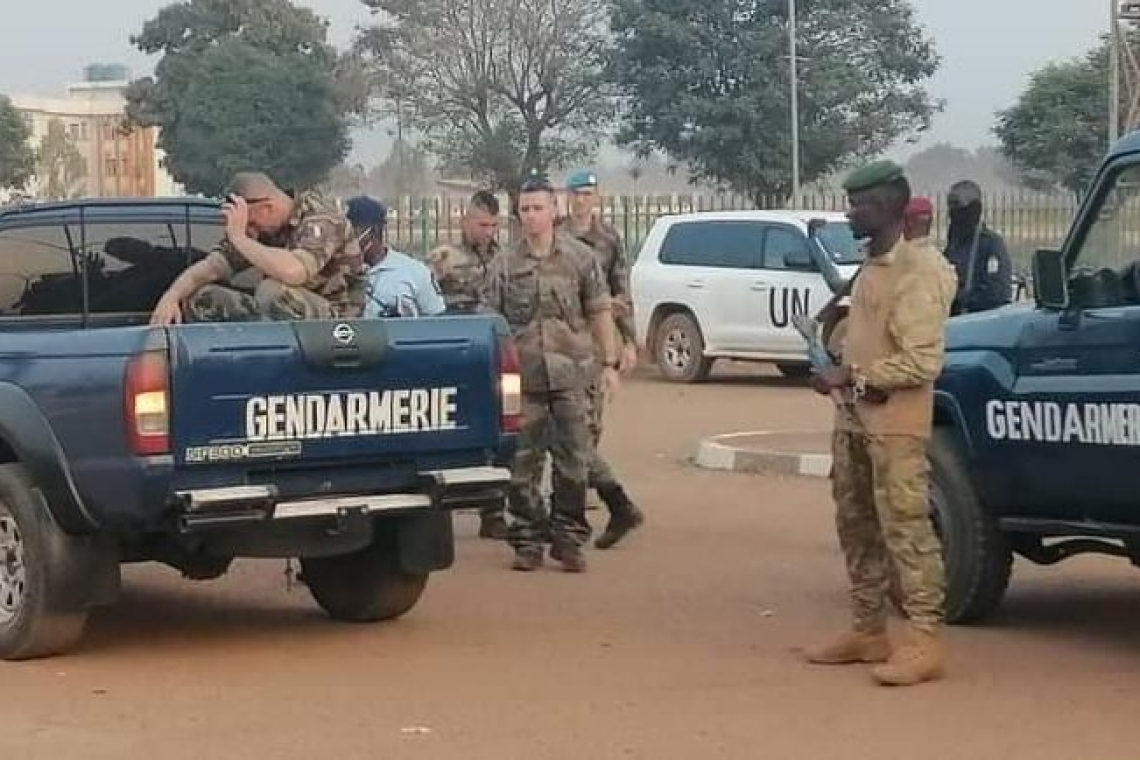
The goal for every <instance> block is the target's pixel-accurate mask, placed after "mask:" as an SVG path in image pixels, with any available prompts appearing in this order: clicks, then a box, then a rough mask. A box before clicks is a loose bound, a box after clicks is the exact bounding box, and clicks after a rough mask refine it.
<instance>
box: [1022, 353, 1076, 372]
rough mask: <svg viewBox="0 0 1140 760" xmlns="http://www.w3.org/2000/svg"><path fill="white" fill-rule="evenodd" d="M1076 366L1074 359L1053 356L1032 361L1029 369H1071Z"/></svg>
mask: <svg viewBox="0 0 1140 760" xmlns="http://www.w3.org/2000/svg"><path fill="white" fill-rule="evenodd" d="M1076 368H1077V360H1076V359H1067V358H1065V357H1062V356H1055V357H1053V358H1051V359H1042V360H1041V361H1039V362H1034V363H1033V364H1030V365H1029V369H1032V370H1037V371H1053V372H1057V371H1060V370H1072V369H1076Z"/></svg>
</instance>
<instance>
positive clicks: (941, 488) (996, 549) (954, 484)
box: [929, 428, 1013, 625]
mask: <svg viewBox="0 0 1140 760" xmlns="http://www.w3.org/2000/svg"><path fill="white" fill-rule="evenodd" d="M929 457H930V468H931V469H930V487H931V509H932V516H933V519H934V521H935V525H936V528H937V529H938V533H939V535H940V537H941V538H942V556H943V560H944V563H945V566H946V622H948V623H950V624H951V625H967V624H970V623H978V622H982V621H983V620H985V619H986V618H988V617H989V616H990V615H991V614H992V613H993V612H994V611H995V610H996V609H997V608H998V606H999V605H1000V604H1001V600H1002V597H1004V596H1005V591H1006V589H1007V588H1008V587H1009V577H1010V573H1011V571H1012V569H1013V550H1012V548H1011V547H1010V545H1009V541H1008V539H1007V537H1006V536H1005V534H1004V533H1002V532H1001V530H1000V529H999V528H998V524H997V520H996V519H995V518H994V516H993V515H991V514H990V513H989V512H987V511H986V509H985V507H983V506H982V505H981V504H980V503H979V502H978V498H977V495H976V494H975V493H974V488H973V485H972V484H971V482H970V478H969V476H968V475H967V474H966V466H965V462H964V459H963V456H962V451H961V448H960V446H959V445H958V442H957V439H956V438H955V435H954V433H953V431H951V430H949V429H947V428H935V430H934V434H933V436H932V438H931V441H930V447H929Z"/></svg>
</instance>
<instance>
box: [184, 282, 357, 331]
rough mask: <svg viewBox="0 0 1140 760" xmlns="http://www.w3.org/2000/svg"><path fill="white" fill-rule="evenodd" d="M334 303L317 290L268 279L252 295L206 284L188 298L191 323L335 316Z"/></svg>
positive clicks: (188, 316)
mask: <svg viewBox="0 0 1140 760" xmlns="http://www.w3.org/2000/svg"><path fill="white" fill-rule="evenodd" d="M334 316H335V315H334V312H333V308H332V305H331V304H330V303H329V302H328V300H326V299H325V298H323V297H322V296H319V295H317V294H316V293H314V292H312V291H310V290H305V289H304V288H294V287H290V286H288V285H284V284H282V283H281V282H279V281H277V280H272V279H269V278H265V279H263V280H261V282H259V283H258V285H257V289H256V290H254V291H253V293H252V294H250V293H246V292H244V291H241V290H237V289H235V288H228V287H226V286H224V285H204V286H202V287H201V288H199V289H198V290H197V291H195V293H194V295H192V296H190V298H189V299H187V301H186V318H187V321H191V322H251V321H257V320H266V319H268V320H280V321H288V320H300V319H332V318H333V317H334Z"/></svg>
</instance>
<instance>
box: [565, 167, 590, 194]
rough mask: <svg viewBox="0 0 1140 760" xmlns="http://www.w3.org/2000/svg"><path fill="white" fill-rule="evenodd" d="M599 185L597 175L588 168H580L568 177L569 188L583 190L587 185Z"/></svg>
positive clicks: (567, 185)
mask: <svg viewBox="0 0 1140 760" xmlns="http://www.w3.org/2000/svg"><path fill="white" fill-rule="evenodd" d="M597 186H598V177H597V175H596V174H594V173H593V172H592V171H590V170H588V169H579V170H578V171H576V172H573V173H572V174H571V175H570V176H569V177H567V178H566V187H567V189H569V190H583V189H585V188H587V187H597Z"/></svg>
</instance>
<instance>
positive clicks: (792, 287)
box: [761, 224, 831, 357]
mask: <svg viewBox="0 0 1140 760" xmlns="http://www.w3.org/2000/svg"><path fill="white" fill-rule="evenodd" d="M808 245H810V242H809V241H808V238H807V234H806V233H805V232H804V231H803V230H802V229H801V228H800V227H798V226H795V225H791V224H769V225H768V227H767V230H766V232H765V235H764V269H765V271H766V272H767V273H768V274H769V277H770V278H771V281H772V287H771V288H770V289H769V290H768V292H767V299H766V304H765V309H764V326H765V336H764V347H763V349H761V350H763V351H764V352H766V353H774V354H782V355H790V356H796V357H798V356H803V355H804V354H805V352H806V348H805V347H804V341H803V338H801V337H800V334H799V333H798V332H796V328H795V327H794V326H792V317H793V316H795V315H796V314H807V315H809V316H811V315H814V314H815V313H816V312H818V311H819V310H820V309H821V308H823V305H824V304H825V303H827V300H828V299H829V298H831V290H830V289H828V287H827V282H826V281H825V280H824V279H823V275H822V274H821V273H820V272H819V270H818V269H817V268H816V266H815V264H814V263H813V262H812V260H811V257H810V255H809V254H808Z"/></svg>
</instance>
